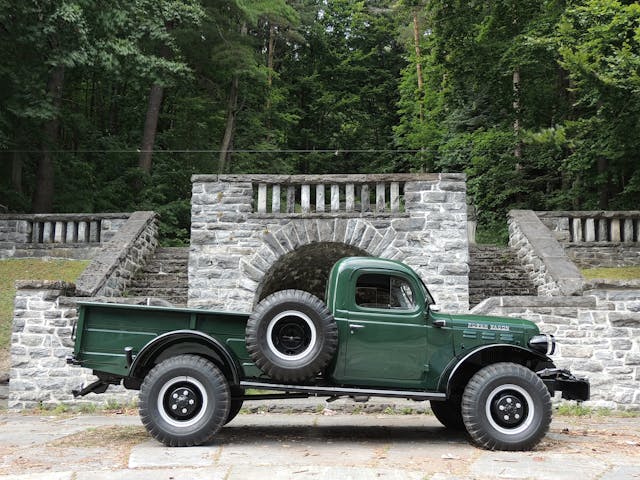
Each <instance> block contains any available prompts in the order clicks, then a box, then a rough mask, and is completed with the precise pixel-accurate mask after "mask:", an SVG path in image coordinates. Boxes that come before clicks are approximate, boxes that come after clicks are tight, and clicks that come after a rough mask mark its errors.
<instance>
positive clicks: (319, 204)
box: [316, 183, 324, 213]
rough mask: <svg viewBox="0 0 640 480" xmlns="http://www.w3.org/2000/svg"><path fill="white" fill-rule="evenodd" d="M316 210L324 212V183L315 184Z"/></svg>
mask: <svg viewBox="0 0 640 480" xmlns="http://www.w3.org/2000/svg"><path fill="white" fill-rule="evenodd" d="M316 212H318V213H322V212H324V184H322V183H319V184H318V185H316Z"/></svg>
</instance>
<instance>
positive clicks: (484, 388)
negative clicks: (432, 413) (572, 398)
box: [462, 363, 551, 450]
mask: <svg viewBox="0 0 640 480" xmlns="http://www.w3.org/2000/svg"><path fill="white" fill-rule="evenodd" d="M462 418H463V421H464V425H465V427H466V428H467V431H468V432H469V435H470V436H471V439H472V440H473V441H474V442H475V443H476V444H477V445H479V446H480V447H483V448H486V449H489V450H530V449H531V448H533V447H534V446H535V445H536V444H537V443H538V442H539V441H540V440H541V439H542V437H544V435H545V434H546V433H547V431H548V430H549V424H550V423H551V398H550V396H549V391H548V390H547V387H546V386H545V384H544V382H543V381H542V380H540V378H539V377H538V376H537V375H536V374H535V373H534V372H532V371H531V370H529V369H528V368H525V367H523V366H522V365H518V364H514V363H496V364H494V365H489V366H487V367H485V368H483V369H482V370H480V371H479V372H478V373H476V374H475V375H474V376H473V377H472V378H471V380H469V383H468V384H467V387H466V388H465V390H464V394H463V396H462Z"/></svg>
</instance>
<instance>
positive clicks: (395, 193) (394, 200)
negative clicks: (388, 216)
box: [390, 182, 400, 213]
mask: <svg viewBox="0 0 640 480" xmlns="http://www.w3.org/2000/svg"><path fill="white" fill-rule="evenodd" d="M390 193H391V201H390V206H391V211H392V212H394V213H397V212H399V211H400V184H399V183H398V182H391V189H390Z"/></svg>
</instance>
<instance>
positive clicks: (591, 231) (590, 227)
mask: <svg viewBox="0 0 640 480" xmlns="http://www.w3.org/2000/svg"><path fill="white" fill-rule="evenodd" d="M584 239H585V241H586V242H595V241H596V223H595V220H594V219H593V218H587V219H586V220H585V222H584Z"/></svg>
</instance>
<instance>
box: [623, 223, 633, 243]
mask: <svg viewBox="0 0 640 480" xmlns="http://www.w3.org/2000/svg"><path fill="white" fill-rule="evenodd" d="M623 235H624V241H625V242H633V219H631V218H625V219H624V230H623Z"/></svg>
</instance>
